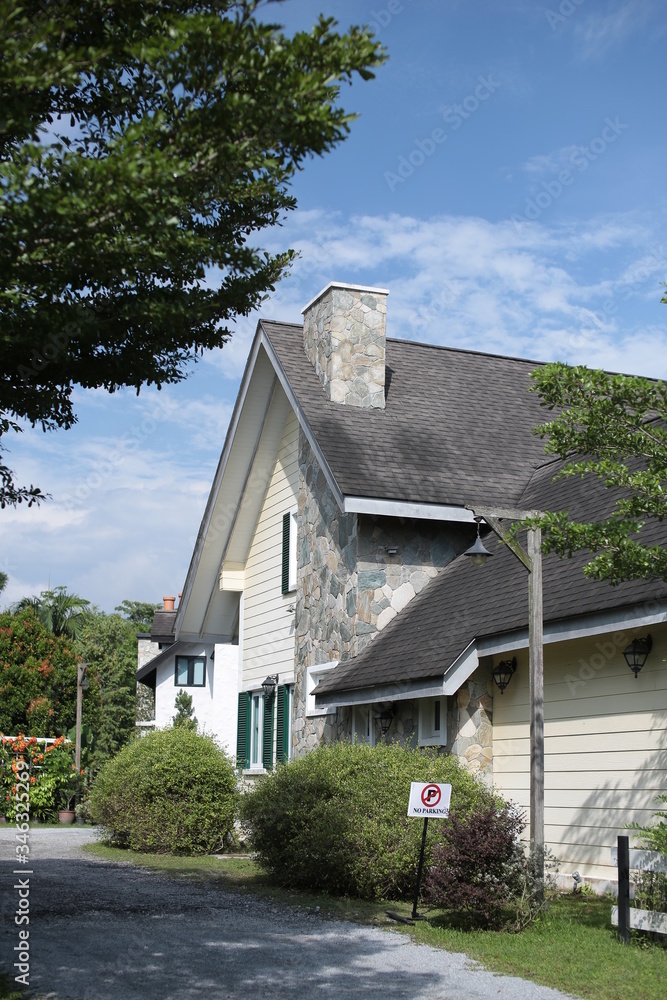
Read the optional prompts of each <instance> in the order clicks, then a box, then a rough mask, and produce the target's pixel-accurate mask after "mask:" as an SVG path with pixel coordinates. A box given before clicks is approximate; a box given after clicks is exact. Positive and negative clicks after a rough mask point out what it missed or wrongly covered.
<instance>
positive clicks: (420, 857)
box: [412, 816, 428, 920]
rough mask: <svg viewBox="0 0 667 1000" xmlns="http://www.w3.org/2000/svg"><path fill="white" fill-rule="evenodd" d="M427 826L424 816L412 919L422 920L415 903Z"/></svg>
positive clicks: (422, 865)
mask: <svg viewBox="0 0 667 1000" xmlns="http://www.w3.org/2000/svg"><path fill="white" fill-rule="evenodd" d="M427 827H428V816H425V817H424V830H423V833H422V847H421V851H420V852H419V867H418V869H417V885H416V886H415V901H414V903H413V904H412V919H413V920H423V919H424V918H423V917H420V916H419V914H418V913H417V904H418V903H419V886H420V884H421V880H422V868H423V867H424V847H425V846H426V829H427Z"/></svg>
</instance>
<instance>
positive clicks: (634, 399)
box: [530, 299, 667, 586]
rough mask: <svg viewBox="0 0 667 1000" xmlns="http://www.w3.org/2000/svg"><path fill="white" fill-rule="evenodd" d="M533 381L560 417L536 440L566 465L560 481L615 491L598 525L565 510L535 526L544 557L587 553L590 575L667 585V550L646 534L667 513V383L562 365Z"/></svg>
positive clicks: (541, 372)
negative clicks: (593, 481)
mask: <svg viewBox="0 0 667 1000" xmlns="http://www.w3.org/2000/svg"><path fill="white" fill-rule="evenodd" d="M663 301H665V300H664V299H663ZM531 377H532V379H533V383H534V384H533V389H534V391H536V392H537V393H539V395H540V397H541V400H542V405H543V406H545V407H547V408H548V409H550V410H555V411H556V415H555V416H554V417H553V418H552V419H551V420H549V421H547V422H545V423H543V424H540V425H539V426H538V427H537V428H536V429H535V433H536V434H539V435H540V437H546V438H548V441H547V444H546V451H547V453H548V454H552V455H556V456H558V457H559V458H560V459H562V460H564V461H565V465H564V467H563V469H562V471H560V472H559V474H558V476H557V478H564V477H572V476H580V477H582V478H583V477H585V476H591V475H592V476H595V477H597V478H598V479H600V480H601V481H602V482H603V483H604V485H605V486H606V487H607V488H608V489H609V490H611V491H613V496H610V508H611V514H610V515H609V516H608V517H606V518H605V519H604V520H602V521H600V522H582V521H576V520H571V519H570V517H569V512H568V511H566V510H565V511H555V512H548V513H545V514H544V516H543V517H540V518H537V519H534V520H532V521H531V522H530V523H531V524H539V525H540V526H541V528H542V530H543V532H544V546H543V548H544V551H545V552H550V551H554V552H556V553H557V554H558V555H559V556H571V555H572V554H573V553H574V552H578V551H581V550H589V551H590V552H591V553H592V554H593V558H592V559H591V561H590V562H589V563H588V564H587V565H586V567H585V569H584V573H585V574H586V575H587V576H590V577H592V578H593V579H596V580H608V581H609V582H610V583H611V584H612V585H614V586H615V585H617V584H619V583H621V582H622V581H624V580H634V579H650V578H658V579H663V580H667V551H666V550H665V549H664V548H663V547H662V546H660V545H655V544H650V543H649V542H647V541H646V540H645V536H644V538H642V534H641V532H642V528H643V527H644V526H645V523H646V522H647V521H648V522H650V521H654V522H655V521H656V520H657V521H662V520H663V518H664V517H665V515H666V514H667V499H666V498H667V423H666V422H665V421H666V418H667V384H665V383H663V382H653V381H650V380H648V379H644V378H639V377H637V376H629V375H610V374H609V373H607V372H603V371H594V370H592V369H589V368H585V367H584V366H583V365H578V366H576V367H569V366H568V365H565V364H561V363H554V364H548V365H544V366H543V367H542V368H539V369H537V370H536V371H534V372H533V373H532V376H531ZM612 501H613V503H612Z"/></svg>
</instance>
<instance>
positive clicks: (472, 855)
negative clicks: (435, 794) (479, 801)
mask: <svg viewBox="0 0 667 1000" xmlns="http://www.w3.org/2000/svg"><path fill="white" fill-rule="evenodd" d="M440 827H441V835H440V839H439V842H437V843H436V844H434V846H433V862H432V865H431V866H430V869H429V871H428V874H427V876H426V879H425V881H424V891H423V896H424V899H425V901H426V902H428V903H430V904H432V905H434V906H439V907H441V908H442V909H446V910H454V911H457V912H459V913H463V914H465V915H466V916H467V917H468V919H469V922H470V923H472V924H475V925H481V926H484V927H497V926H499V924H500V923H501V920H502V911H503V906H504V905H506V904H507V903H509V902H510V901H511V900H512V899H514V898H516V895H517V893H520V892H521V878H520V875H521V871H522V869H523V867H524V864H525V855H524V852H523V849H522V847H521V846H520V845H519V835H520V833H521V831H522V829H523V827H524V821H523V817H522V814H521V813H520V812H519V810H518V809H517V807H516V806H514V805H512V804H511V803H507V802H506V803H503V804H498V803H496V804H494V805H491V806H489V805H486V804H484V805H479V806H476V807H475V808H474V809H473V810H472V811H471V812H469V813H465V814H458V815H457V814H456V813H453V814H452V816H451V817H450V819H449V820H448V821H447V822H444V823H442V824H440Z"/></svg>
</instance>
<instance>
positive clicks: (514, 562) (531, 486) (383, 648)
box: [317, 462, 667, 703]
mask: <svg viewBox="0 0 667 1000" xmlns="http://www.w3.org/2000/svg"><path fill="white" fill-rule="evenodd" d="M561 467H562V465H561V463H559V462H548V463H546V464H543V465H542V467H541V468H539V469H537V470H536V472H535V473H534V475H533V476H532V477H531V480H530V482H529V483H528V485H527V486H526V488H525V489H524V491H523V493H522V494H521V496H520V497H519V505H520V506H521V507H522V508H523V509H550V510H569V511H570V515H571V517H572V518H574V519H577V520H586V521H588V520H594V519H599V518H600V517H603V516H605V514H606V513H607V512H608V511H609V509H610V500H611V496H610V493H609V492H608V491H607V490H606V489H605V488H604V486H603V485H602V484H601V483H600V481H599V480H598V479H596V478H594V477H587V479H586V481H585V482H583V483H582V481H581V480H580V479H573V478H566V479H560V480H558V481H557V482H556V483H554V482H553V477H554V475H556V473H557V472H558V471H559V469H560V468H561ZM642 539H643V540H645V541H646V542H647V543H648V544H662V545H666V544H667V525H665V524H658V523H653V524H652V525H650V526H647V527H646V528H645V529H644V531H643V532H642ZM484 544H485V546H486V547H487V548H488V549H489V551H490V552H492V553H493V558H491V559H490V560H489V561H488V563H487V564H486V565H485V566H484V567H475V566H472V565H471V563H470V560H469V559H468V558H467V557H465V556H463V555H461V556H459V557H458V558H457V559H455V560H454V561H453V562H452V563H450V564H449V565H448V566H446V567H445V568H444V569H442V570H441V571H440V573H439V574H438V576H437V577H436V578H435V579H434V580H432V581H431V582H430V583H429V584H428V586H427V587H425V588H424V590H423V591H422V592H421V593H420V594H419V595H418V596H417V597H415V598H413V600H412V601H411V602H410V604H408V605H407V607H406V608H405V609H404V610H403V611H402V612H400V614H398V615H397V616H396V617H395V618H394V619H393V620H392V621H391V622H390V623H389V625H388V626H387V627H386V628H385V629H383V631H382V632H380V633H379V634H378V635H377V636H376V637H375V638H374V639H373V640H372V641H371V642H370V644H369V645H368V646H367V647H366V648H365V649H364V650H363V651H362V652H361V653H360V654H359V655H358V656H356V657H354V658H353V659H351V660H347V661H345V662H343V663H340V664H339V665H338V666H337V667H336V668H335V669H334V670H333V671H332V672H331V673H330V674H329V675H328V676H327V677H326V678H325V679H324V680H322V681H321V682H320V684H319V685H318V687H317V697H318V698H320V699H321V700H322V702H323V703H324V702H326V701H327V700H329V701H331V702H333V703H341V701H342V702H343V703H345V696H349V700H353V699H354V692H367V693H369V692H372V691H373V690H376V691H377V690H378V689H380V688H382V689H383V692H384V693H383V697H382V699H377V700H385V699H386V700H391V698H392V695H391V694H390V693H387V690H388V689H389V688H391V685H395V686H396V687H397V689H398V687H399V686H400V687H401V690H402V696H405V697H407V696H409V694H410V685H411V684H416V683H417V682H419V681H423V680H424V679H426V678H432V679H438V681H443V680H444V685H443V689H446V688H447V683H446V682H447V676H448V673H450V672H451V673H452V676H454V675H455V668H456V666H457V663H459V662H461V661H462V659H463V658H464V657H465V655H466V651H468V650H469V649H470V648H471V647H472V646H473V645H475V644H476V645H477V646H478V647H479V648H480V650H482V651H483V650H484V644H485V640H489V639H493V640H495V641H496V643H497V642H498V640H499V639H502V637H503V636H506V637H513V640H518V639H519V633H522V632H523V633H524V635H523V636H522V640H523V641H522V642H518V643H517V644H518V645H520V644H525V633H526V630H527V624H528V574H527V571H526V569H525V568H524V567H523V565H522V564H521V563H520V562H519V561H518V559H517V558H516V556H514V555H513V554H512V552H511V551H510V550H509V549H508V548H507V546H505V545H503V544H501V543H500V542H499V540H498V539H497V538H496V536H495V535H494V534H493V533H491V532H490V533H489V534H488V535H487V536H486V537H485V538H484ZM587 561H588V557H587V555H586V554H585V553H578V554H577V555H576V556H573V557H572V558H571V559H567V558H565V559H559V558H558V557H557V556H555V555H549V556H547V557H545V559H544V562H543V597H544V622H545V635H546V633H547V631H548V625H550V624H551V625H552V626H553V628H552V634H553V635H554V636H555V637H558V635H563V634H564V633H563V632H562V631H559V628H558V623H564V622H568V623H569V624H570V629H571V631H573V632H574V631H576V628H575V627H573V624H572V623H576V621H577V620H583V619H585V618H586V619H591V618H592V616H598V621H601V619H600V616H601V615H604V616H605V620H607V621H608V622H611V623H612V626H613V623H614V621H615V622H616V624H615V626H614V627H615V628H621V627H626V626H625V624H623V625H621V624H619V622H620V621H621V619H622V621H623V622H624V623H625V622H627V621H628V620H629V621H633V620H637V621H641V620H646V619H649V618H652V619H654V620H667V584H665V583H664V582H663V581H661V580H658V581H655V580H648V581H647V580H635V581H629V582H627V583H623V584H620V585H619V586H617V587H611V586H610V585H609V584H608V583H604V582H597V581H594V580H591V579H589V578H588V577H585V576H584V574H583V566H584V564H585V563H586V562H587ZM602 630H605V629H604V628H603V629H602ZM487 648H489V647H488V642H487ZM476 662H477V661H476V657H475V658H471V659H470V661H469V668H468V671H467V672H468V673H470V672H472V669H474V667H475V666H476ZM464 679H465V677H461V676H460V675H456V681H455V683H454V684H453V685H452V687H453V688H456V687H458V686H459V685H460V683H462V681H463V680H464ZM444 693H450V692H449V691H448V690H444ZM368 697H369V700H376V699H374V698H372V697H371V695H370V694H368ZM395 697H397V698H398V697H399V696H398V695H396V696H395Z"/></svg>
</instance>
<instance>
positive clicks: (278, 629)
mask: <svg viewBox="0 0 667 1000" xmlns="http://www.w3.org/2000/svg"><path fill="white" fill-rule="evenodd" d="M298 489H299V425H298V422H297V419H296V417H295V415H294V413H292V412H290V414H289V416H288V417H287V420H286V422H285V430H284V433H283V437H282V441H281V443H280V447H279V449H278V455H277V458H276V464H275V467H274V469H273V473H272V475H271V478H270V480H269V484H268V486H267V490H266V496H265V497H264V502H263V504H262V508H261V511H260V515H259V518H258V520H257V526H256V528H255V534H254V536H253V540H252V543H251V545H250V550H249V552H248V558H247V561H246V566H245V591H244V599H243V601H244V606H243V682H242V683H243V688H244V689H245V690H248V689H249V688H251V687H257V686H259V685H260V684H261V683H262V681H263V680H264V678H265V677H266V676H267V675H268V674H275V673H277V674H279V675H280V681H281V683H284V682H287V681H291V680H292V679H293V676H294V615H293V614H288V612H287V609H288V607H289V605H290V604H295V603H296V595H295V594H293V593H292V594H283V593H281V567H282V530H283V514H285V513H286V512H287V511H289V510H291V508H292V507H295V506H296V503H297V497H298Z"/></svg>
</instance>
